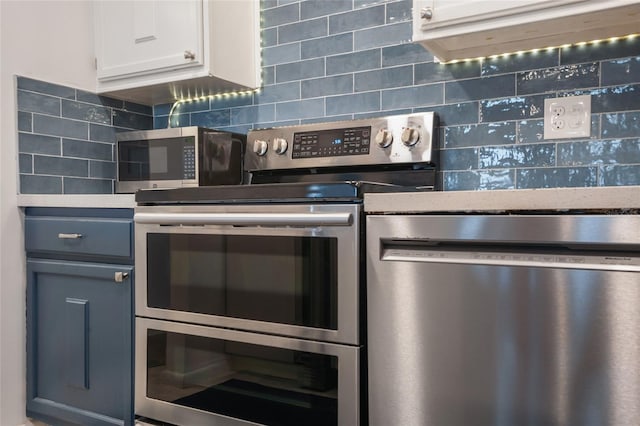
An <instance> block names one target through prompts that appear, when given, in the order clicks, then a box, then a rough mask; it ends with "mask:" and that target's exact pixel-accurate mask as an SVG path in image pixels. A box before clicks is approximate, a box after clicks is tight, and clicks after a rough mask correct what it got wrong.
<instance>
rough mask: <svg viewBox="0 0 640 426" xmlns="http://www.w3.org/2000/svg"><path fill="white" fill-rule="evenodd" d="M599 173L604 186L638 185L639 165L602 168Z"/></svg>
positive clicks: (639, 183) (639, 176) (639, 179)
mask: <svg viewBox="0 0 640 426" xmlns="http://www.w3.org/2000/svg"><path fill="white" fill-rule="evenodd" d="M600 173H601V175H602V176H601V178H600V181H601V184H602V185H604V186H628V185H640V164H634V165H627V166H620V165H609V166H603V167H601V169H600Z"/></svg>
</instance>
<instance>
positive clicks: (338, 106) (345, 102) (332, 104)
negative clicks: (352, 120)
mask: <svg viewBox="0 0 640 426" xmlns="http://www.w3.org/2000/svg"><path fill="white" fill-rule="evenodd" d="M379 110H380V92H367V93H358V94H355V95H342V96H331V97H328V98H326V114H327V115H329V116H330V115H341V114H349V113H356V112H367V111H379Z"/></svg>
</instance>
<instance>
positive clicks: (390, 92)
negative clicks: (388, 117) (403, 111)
mask: <svg viewBox="0 0 640 426" xmlns="http://www.w3.org/2000/svg"><path fill="white" fill-rule="evenodd" d="M442 89H443V87H442V84H440V83H437V84H427V85H424V86H413V87H404V88H402V89H387V90H383V91H382V105H383V106H384V108H385V109H396V108H406V107H422V106H426V105H437V104H441V103H442V100H443V99H442V97H443V93H442V92H443V91H442Z"/></svg>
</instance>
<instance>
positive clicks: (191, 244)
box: [135, 205, 361, 345]
mask: <svg viewBox="0 0 640 426" xmlns="http://www.w3.org/2000/svg"><path fill="white" fill-rule="evenodd" d="M135 221H136V231H135V232H136V234H135V235H136V274H137V275H136V315H137V316H143V317H149V318H158V319H166V320H173V321H180V322H189V323H195V324H201V325H209V326H216V327H225V328H233V329H239V330H247V331H252V332H264V333H269V334H278V335H285V336H290V337H299V338H303V339H310V340H320V341H329V342H336V343H347V344H351V345H358V344H360V343H361V342H360V336H359V332H358V330H359V326H360V324H359V321H360V316H361V315H360V306H361V302H360V297H361V296H360V294H361V292H360V285H361V282H360V276H359V274H360V267H359V262H360V260H359V259H360V255H359V251H360V223H359V221H360V206H359V205H312V206H310V205H262V206H175V207H166V206H149V207H138V208H136V213H135Z"/></svg>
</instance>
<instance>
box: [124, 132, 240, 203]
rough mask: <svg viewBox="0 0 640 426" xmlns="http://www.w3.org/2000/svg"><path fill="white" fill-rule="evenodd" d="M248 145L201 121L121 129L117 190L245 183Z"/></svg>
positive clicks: (131, 190)
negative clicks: (209, 127)
mask: <svg viewBox="0 0 640 426" xmlns="http://www.w3.org/2000/svg"><path fill="white" fill-rule="evenodd" d="M245 144H246V136H245V135H242V134H238V133H232V132H225V131H221V130H213V129H207V128H204V127H197V126H191V127H176V128H167V129H158V130H141V131H131V132H121V133H118V134H117V136H116V151H117V179H116V192H117V193H131V192H135V191H137V190H139V189H156V188H159V189H164V188H184V187H195V186H210V185H237V184H241V183H242V180H243V179H242V161H243V157H244V149H245Z"/></svg>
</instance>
